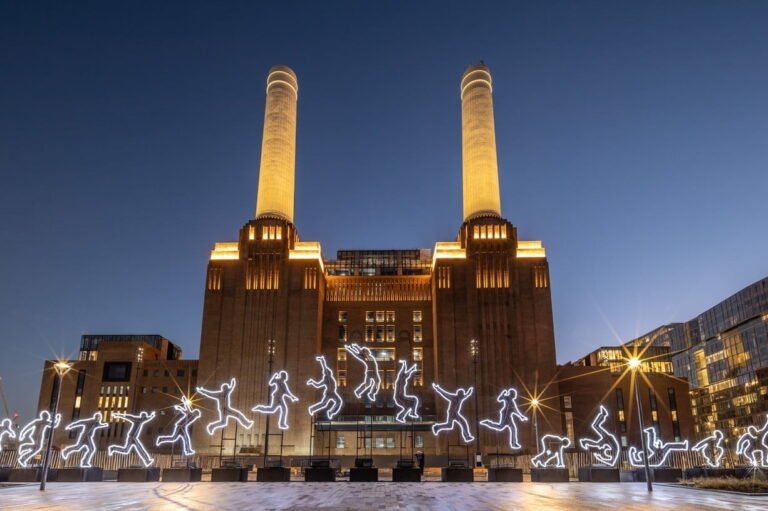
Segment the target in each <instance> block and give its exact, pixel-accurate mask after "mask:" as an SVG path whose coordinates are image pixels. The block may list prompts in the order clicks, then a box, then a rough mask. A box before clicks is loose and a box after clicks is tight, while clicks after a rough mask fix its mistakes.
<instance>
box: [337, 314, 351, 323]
mask: <svg viewBox="0 0 768 511" xmlns="http://www.w3.org/2000/svg"><path fill="white" fill-rule="evenodd" d="M347 319H349V313H348V312H347V311H339V323H346V322H347Z"/></svg>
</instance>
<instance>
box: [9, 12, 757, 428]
mask: <svg viewBox="0 0 768 511" xmlns="http://www.w3.org/2000/svg"><path fill="white" fill-rule="evenodd" d="M766 27H768V2H758V1H750V2H746V1H744V2H742V1H725V0H724V1H720V2H708V1H691V2H681V1H668V0H665V1H660V2H652V1H642V2H641V1H638V2H629V3H627V2H620V1H615V0H611V1H604V2H586V1H569V2H554V1H545V2H541V1H531V2H498V3H483V2H476V1H473V2H463V3H459V2H430V3H428V2H348V3H342V2H317V1H312V2H306V3H298V2H290V1H281V2H270V3H267V2H243V3H242V4H236V3H228V2H199V3H193V2H183V3H175V4H174V3H171V2H147V3H141V2H120V3H119V4H118V3H115V2H93V3H78V2H51V3H42V2H31V1H30V2H27V1H5V2H2V4H0V171H1V172H2V180H1V181H0V214H1V215H2V221H1V222H0V240H1V241H0V243H1V247H2V250H0V283H1V284H0V350H1V351H0V376H2V377H3V379H4V382H5V387H6V392H7V394H8V396H9V399H10V401H11V406H12V407H13V408H17V409H19V410H20V411H21V412H22V415H23V418H24V419H25V420H26V419H28V417H29V414H30V413H32V412H33V411H34V407H35V406H36V403H37V396H38V392H39V385H40V377H41V372H42V365H43V360H44V359H46V358H51V357H53V356H54V355H55V354H65V355H76V352H77V348H78V345H79V338H80V335H81V334H84V333H159V334H162V335H164V336H166V337H168V338H169V339H171V340H173V341H174V342H176V343H178V344H180V345H181V346H182V347H183V348H184V354H185V356H186V357H188V358H194V357H197V350H198V343H199V339H200V322H201V311H202V299H203V286H204V277H205V266H206V261H207V258H208V254H209V251H210V250H211V248H212V247H213V243H214V242H216V241H231V240H235V239H236V236H237V231H238V229H239V228H240V227H241V226H242V225H243V224H244V223H245V222H246V221H247V220H248V219H249V218H250V217H251V216H252V215H253V210H254V206H255V197H256V182H257V179H258V168H259V155H260V144H261V129H262V120H263V113H264V110H263V109H264V92H265V91H264V88H265V87H264V85H265V79H266V74H267V70H268V69H269V68H270V67H271V66H272V65H274V64H287V65H289V66H291V67H292V68H293V69H294V70H295V71H296V73H297V75H298V78H299V87H300V90H299V114H298V154H297V160H296V212H295V221H296V224H297V226H298V229H299V232H300V234H301V237H302V239H304V240H318V241H320V242H321V243H322V246H323V250H324V255H325V256H326V257H332V256H333V255H334V254H335V251H336V250H337V249H340V248H350V249H362V248H417V247H425V248H431V247H433V246H434V243H435V241H438V240H452V239H454V238H455V236H456V233H457V231H458V228H459V226H460V224H461V221H462V217H461V215H462V209H461V138H460V137H461V124H460V114H461V112H460V103H459V79H460V76H461V73H462V71H463V69H464V68H465V67H466V66H467V65H469V64H472V63H475V62H477V61H479V60H480V59H483V60H484V61H485V62H486V63H487V64H488V65H489V66H490V68H491V71H492V73H493V77H494V102H495V114H496V130H497V144H498V159H499V169H500V174H501V176H500V180H501V193H502V209H503V214H504V216H505V217H506V218H508V219H509V220H510V221H511V222H512V223H513V224H514V225H516V226H517V228H518V230H519V234H520V237H521V238H522V239H540V240H543V242H544V245H545V247H546V248H547V254H548V257H549V262H550V268H551V280H552V293H553V305H554V316H555V326H556V339H557V354H558V360H559V361H560V362H566V361H569V360H572V359H575V358H577V357H579V356H581V355H584V354H585V353H587V352H589V351H590V350H592V349H594V348H595V347H597V346H601V345H610V344H614V343H617V342H618V340H619V338H620V339H621V340H628V339H631V338H632V337H635V336H636V335H638V334H642V333H644V332H646V331H648V330H650V329H652V328H654V327H656V326H658V325H661V324H663V323H665V322H670V321H680V320H687V319H690V318H691V317H693V316H695V315H696V314H698V313H700V312H702V311H704V310H705V309H707V308H708V307H710V306H712V305H714V304H715V303H717V302H718V301H720V300H722V299H724V298H726V297H727V296H728V295H730V294H732V293H734V292H736V291H738V290H739V289H741V288H743V287H744V286H746V285H748V284H750V283H752V282H754V281H755V280H758V279H760V278H762V277H765V276H766V275H767V274H768V236H766V229H767V227H766V211H767V209H766V203H767V199H768V195H766V193H767V192H768V169H767V168H766V167H767V165H766V164H767V163H768V28H766ZM616 336H618V338H617V337H616ZM2 415H3V412H2V410H1V409H0V416H2Z"/></svg>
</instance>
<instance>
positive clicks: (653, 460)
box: [629, 427, 688, 468]
mask: <svg viewBox="0 0 768 511" xmlns="http://www.w3.org/2000/svg"><path fill="white" fill-rule="evenodd" d="M643 432H644V433H645V445H646V448H647V451H646V452H645V453H643V452H642V451H641V450H639V449H637V448H636V447H634V446H633V447H630V448H629V463H630V464H631V465H632V466H634V467H642V466H643V464H644V463H643V456H644V455H645V456H647V457H648V462H649V464H650V466H651V467H653V468H658V467H660V466H662V465H663V464H664V462H666V461H667V457H668V456H669V454H670V453H671V452H674V451H687V450H688V440H685V441H683V442H666V443H665V442H662V441H661V439H660V438H659V436H658V434H657V433H656V429H655V428H653V427H650V428H645V429H644V430H643Z"/></svg>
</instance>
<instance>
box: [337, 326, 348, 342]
mask: <svg viewBox="0 0 768 511" xmlns="http://www.w3.org/2000/svg"><path fill="white" fill-rule="evenodd" d="M339 342H347V325H339Z"/></svg>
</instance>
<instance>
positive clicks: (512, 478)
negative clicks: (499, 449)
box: [488, 467, 523, 483]
mask: <svg viewBox="0 0 768 511" xmlns="http://www.w3.org/2000/svg"><path fill="white" fill-rule="evenodd" d="M488 482H489V483H522V482H523V469H522V468H512V467H492V468H489V469H488Z"/></svg>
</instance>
